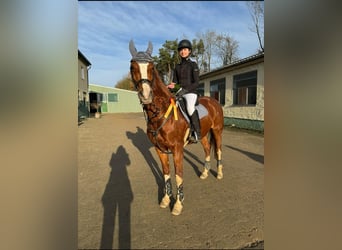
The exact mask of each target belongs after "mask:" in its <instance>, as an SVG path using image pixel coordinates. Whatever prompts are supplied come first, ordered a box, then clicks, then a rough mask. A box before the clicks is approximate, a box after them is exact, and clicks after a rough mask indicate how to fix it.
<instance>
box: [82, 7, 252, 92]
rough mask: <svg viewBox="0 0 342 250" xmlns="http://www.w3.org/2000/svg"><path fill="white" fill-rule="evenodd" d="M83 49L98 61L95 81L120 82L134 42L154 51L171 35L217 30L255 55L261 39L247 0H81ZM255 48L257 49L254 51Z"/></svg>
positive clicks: (189, 35)
mask: <svg viewBox="0 0 342 250" xmlns="http://www.w3.org/2000/svg"><path fill="white" fill-rule="evenodd" d="M78 6H79V9H78V13H79V20H78V41H79V49H80V50H81V51H82V53H83V54H84V55H85V56H86V57H87V58H88V59H89V61H90V62H91V63H92V65H93V66H92V69H91V71H90V72H89V78H90V82H96V83H97V84H101V85H106V86H112V87H113V86H114V85H115V84H116V82H117V81H119V80H121V79H122V77H123V76H124V75H126V74H127V72H128V70H129V61H130V59H131V55H130V53H129V50H128V43H129V41H130V40H131V39H133V40H134V43H135V45H136V48H137V50H146V48H147V44H148V41H152V43H153V46H154V51H153V55H157V54H158V50H159V48H160V47H161V46H162V44H163V43H164V42H165V41H166V40H175V39H179V40H180V39H183V38H188V39H193V38H196V35H197V34H198V33H204V32H206V31H207V30H214V31H215V32H217V33H224V34H229V35H231V36H232V37H233V38H234V39H235V40H237V41H238V42H239V44H240V56H242V57H245V56H249V55H250V54H253V53H254V52H255V51H256V50H257V48H258V43H257V39H256V36H255V34H253V33H252V32H251V31H250V30H249V29H248V26H249V25H251V24H252V21H251V18H250V16H249V12H248V9H247V7H246V4H245V2H230V1H218V2H215V1H184V2H181V1H177V2H174V1H171V2H168V1H127V2H121V1H113V2H111V1H108V2H107V1H102V2H101V1H99V2H97V1H93V2H91V1H90V2H88V1H84V2H83V1H81V2H78ZM252 51H253V52H252Z"/></svg>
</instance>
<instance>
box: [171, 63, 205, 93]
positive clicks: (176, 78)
mask: <svg viewBox="0 0 342 250" xmlns="http://www.w3.org/2000/svg"><path fill="white" fill-rule="evenodd" d="M173 82H174V83H176V84H179V85H180V86H181V87H182V88H183V89H185V90H187V91H188V92H191V93H196V89H197V87H198V85H199V70H198V65H197V63H196V62H193V61H191V60H190V59H189V58H187V59H184V58H182V61H181V62H180V63H179V64H177V65H176V68H175V70H174V74H173Z"/></svg>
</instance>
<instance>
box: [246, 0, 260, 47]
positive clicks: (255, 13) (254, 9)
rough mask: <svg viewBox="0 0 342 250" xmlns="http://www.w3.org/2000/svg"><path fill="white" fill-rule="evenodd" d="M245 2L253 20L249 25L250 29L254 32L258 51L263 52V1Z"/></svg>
mask: <svg viewBox="0 0 342 250" xmlns="http://www.w3.org/2000/svg"><path fill="white" fill-rule="evenodd" d="M246 4H247V7H248V10H249V13H250V14H251V17H252V20H253V26H252V27H250V30H251V31H252V32H254V33H256V35H257V37H258V41H259V46H260V52H264V2H263V1H248V2H246Z"/></svg>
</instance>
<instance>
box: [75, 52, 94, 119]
mask: <svg viewBox="0 0 342 250" xmlns="http://www.w3.org/2000/svg"><path fill="white" fill-rule="evenodd" d="M90 68H91V63H90V62H89V60H88V59H87V58H86V57H85V56H84V55H83V54H82V52H81V51H80V50H78V118H79V119H80V118H81V117H88V116H89V94H88V89H89V73H88V71H89V69H90Z"/></svg>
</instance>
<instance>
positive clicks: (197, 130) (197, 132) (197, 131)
mask: <svg viewBox="0 0 342 250" xmlns="http://www.w3.org/2000/svg"><path fill="white" fill-rule="evenodd" d="M190 118H191V124H192V126H193V128H194V137H195V138H194V141H193V142H197V141H199V140H201V139H202V136H201V123H200V120H199V117H198V111H197V110H195V111H194V113H193V114H192V115H191V117H190Z"/></svg>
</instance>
